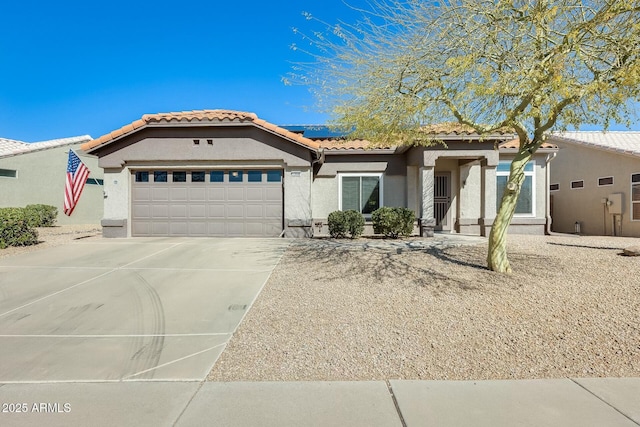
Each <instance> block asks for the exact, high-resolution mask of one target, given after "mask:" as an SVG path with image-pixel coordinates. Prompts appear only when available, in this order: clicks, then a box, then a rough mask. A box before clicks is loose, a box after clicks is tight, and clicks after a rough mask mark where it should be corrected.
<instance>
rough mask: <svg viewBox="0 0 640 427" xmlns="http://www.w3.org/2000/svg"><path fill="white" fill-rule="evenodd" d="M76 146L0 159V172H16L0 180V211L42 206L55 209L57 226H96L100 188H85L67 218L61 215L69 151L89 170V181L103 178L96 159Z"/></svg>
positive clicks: (99, 213) (97, 186)
mask: <svg viewBox="0 0 640 427" xmlns="http://www.w3.org/2000/svg"><path fill="white" fill-rule="evenodd" d="M79 146H80V144H73V145H65V146H62V147H56V148H50V149H47V150H40V151H35V152H31V153H25V154H20V155H17V156H11V157H5V158H2V159H0V168H1V169H11V170H16V171H17V178H7V177H0V207H23V206H26V205H28V204H38V203H42V204H45V205H52V206H55V207H57V208H58V221H57V223H58V224H98V223H99V222H100V219H101V218H102V211H103V197H102V191H103V189H102V187H101V186H100V185H91V184H87V185H85V187H84V191H83V192H82V196H81V197H80V200H79V201H78V204H77V206H76V208H75V210H74V211H73V214H72V215H71V216H70V217H68V216H66V215H65V214H64V213H63V211H62V209H63V203H64V184H65V176H66V172H67V161H68V152H69V149H73V150H74V151H75V152H76V153H77V154H78V156H79V157H80V159H81V160H82V162H83V163H84V164H85V165H86V166H87V168H89V170H90V171H91V173H90V175H89V177H90V178H95V179H102V178H103V173H102V169H101V168H99V167H98V159H97V158H96V157H94V156H88V155H87V154H85V153H84V152H83V151H82V150H80V149H79Z"/></svg>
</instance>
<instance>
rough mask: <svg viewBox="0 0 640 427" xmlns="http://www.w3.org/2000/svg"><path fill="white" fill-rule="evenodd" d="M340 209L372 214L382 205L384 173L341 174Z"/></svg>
mask: <svg viewBox="0 0 640 427" xmlns="http://www.w3.org/2000/svg"><path fill="white" fill-rule="evenodd" d="M339 201H340V210H343V211H346V210H349V209H354V210H356V211H358V212H361V213H362V214H364V215H370V214H371V213H372V212H373V211H375V210H376V209H378V208H379V207H380V206H382V174H357V175H356V174H342V175H340V198H339Z"/></svg>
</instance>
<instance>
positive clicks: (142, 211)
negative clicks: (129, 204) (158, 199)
mask: <svg viewBox="0 0 640 427" xmlns="http://www.w3.org/2000/svg"><path fill="white" fill-rule="evenodd" d="M150 216H151V206H149V205H143V204H134V205H133V209H132V211H131V217H132V218H133V219H138V218H139V219H147V218H149V217H150Z"/></svg>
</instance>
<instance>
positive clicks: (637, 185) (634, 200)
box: [631, 173, 640, 221]
mask: <svg viewBox="0 0 640 427" xmlns="http://www.w3.org/2000/svg"><path fill="white" fill-rule="evenodd" d="M631 220H632V221H640V173H634V174H632V175H631Z"/></svg>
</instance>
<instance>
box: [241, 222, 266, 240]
mask: <svg viewBox="0 0 640 427" xmlns="http://www.w3.org/2000/svg"><path fill="white" fill-rule="evenodd" d="M245 234H246V235H247V236H249V237H258V236H264V224H262V223H261V222H246V223H245Z"/></svg>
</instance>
